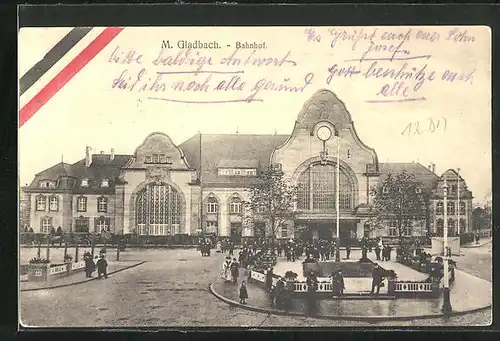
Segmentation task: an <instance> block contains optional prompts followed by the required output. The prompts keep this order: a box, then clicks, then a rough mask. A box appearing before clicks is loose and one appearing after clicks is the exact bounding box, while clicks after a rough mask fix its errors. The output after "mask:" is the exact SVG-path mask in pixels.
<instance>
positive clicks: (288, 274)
mask: <svg viewBox="0 0 500 341" xmlns="http://www.w3.org/2000/svg"><path fill="white" fill-rule="evenodd" d="M298 276H299V275H297V274H296V273H295V272H293V271H290V270H288V271H287V272H286V273H285V276H284V278H285V279H286V280H287V281H295V280H296V279H297V277H298Z"/></svg>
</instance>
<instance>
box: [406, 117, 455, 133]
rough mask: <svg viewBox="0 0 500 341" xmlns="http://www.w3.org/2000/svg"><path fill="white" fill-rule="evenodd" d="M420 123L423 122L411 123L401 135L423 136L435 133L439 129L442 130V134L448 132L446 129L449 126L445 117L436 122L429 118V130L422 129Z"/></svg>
mask: <svg viewBox="0 0 500 341" xmlns="http://www.w3.org/2000/svg"><path fill="white" fill-rule="evenodd" d="M420 123H421V122H419V121H417V122H410V123H409V124H408V125H407V126H406V127H405V129H404V130H403V132H402V133H401V135H408V136H411V135H421V134H423V133H425V132H430V133H434V132H435V131H437V130H438V129H439V128H441V130H442V132H443V133H444V132H445V131H446V127H447V125H448V121H447V120H446V117H444V116H443V117H441V118H440V119H439V120H437V121H434V120H433V119H432V118H429V123H428V126H427V129H424V128H422V127H421V125H420Z"/></svg>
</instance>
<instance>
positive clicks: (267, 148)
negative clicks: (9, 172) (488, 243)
mask: <svg viewBox="0 0 500 341" xmlns="http://www.w3.org/2000/svg"><path fill="white" fill-rule="evenodd" d="M337 138H339V139H340V145H339V151H340V153H339V159H340V162H339V163H340V165H339V168H340V179H339V183H340V203H339V206H340V230H339V234H340V237H341V239H343V238H361V237H362V236H365V235H366V236H369V237H375V236H379V235H380V236H396V235H397V231H396V227H395V224H394V223H393V222H391V221H387V226H386V228H384V229H373V228H371V226H370V224H369V218H370V205H371V203H372V201H373V197H372V196H371V191H370V189H371V187H372V186H376V185H377V184H379V183H380V182H381V181H383V179H384V177H385V176H387V174H389V173H390V172H392V173H398V172H401V171H403V170H406V171H408V172H411V173H413V174H414V175H415V177H416V179H417V180H419V181H420V182H421V183H422V188H421V189H419V190H421V191H422V192H423V193H424V194H425V195H424V196H425V211H426V216H425V219H423V220H422V221H415V222H414V223H413V224H412V226H408V227H406V228H405V231H404V233H405V234H406V235H408V236H410V235H413V236H419V235H425V234H426V233H427V232H430V233H435V234H441V233H442V230H443V224H444V221H443V210H444V208H443V192H442V191H443V190H442V185H443V181H444V180H445V179H446V180H447V184H448V185H449V191H448V205H447V209H448V211H447V212H448V219H449V220H448V227H449V229H450V234H452V235H453V234H458V233H460V232H468V231H471V230H472V228H471V225H472V223H471V213H472V193H471V192H470V191H469V190H468V189H467V184H466V182H465V180H464V179H463V178H462V177H460V176H459V174H457V172H456V171H455V170H452V169H450V170H447V171H446V172H444V173H443V174H442V175H440V176H438V175H437V174H435V173H434V165H429V166H424V165H421V164H419V163H413V162H412V163H381V162H379V159H378V156H377V153H376V152H375V150H374V149H372V148H370V147H368V146H367V145H365V144H364V143H363V142H362V141H361V139H360V138H359V136H358V135H357V133H356V130H355V128H354V123H353V121H352V118H351V114H350V113H349V112H348V111H347V109H346V107H345V105H344V103H343V102H342V101H340V100H339V99H338V98H337V96H336V95H335V94H334V93H332V92H331V91H328V90H320V91H318V92H316V93H315V94H314V95H313V96H312V97H311V98H310V99H309V100H308V101H307V102H306V103H305V104H304V106H303V108H302V110H300V112H299V114H298V116H297V119H296V122H295V127H294V129H293V131H292V132H291V134H290V135H245V134H202V133H200V134H196V135H194V136H193V137H191V138H189V139H188V140H187V141H185V142H183V143H181V144H180V145H175V144H174V143H173V142H172V140H171V139H170V138H169V136H168V135H166V134H164V133H161V132H155V133H152V134H150V135H149V136H147V137H146V138H145V139H144V142H143V143H142V144H141V145H140V146H138V147H137V148H136V150H135V151H134V153H133V154H131V155H117V154H115V153H114V151H113V149H112V150H111V152H110V153H104V152H101V153H98V154H95V153H92V150H91V148H90V147H86V153H85V158H84V159H82V160H80V161H78V162H76V163H73V164H69V163H59V164H56V165H54V166H52V167H50V168H48V169H46V170H43V171H41V172H40V173H38V174H36V176H35V178H34V180H33V181H32V183H31V184H30V185H29V186H28V187H27V188H25V189H24V192H25V193H26V195H27V196H28V197H29V200H28V201H29V203H30V207H29V212H30V213H29V221H30V227H31V228H32V229H33V230H34V231H35V232H42V233H47V232H48V231H50V229H51V228H52V227H53V228H54V229H57V228H58V227H59V226H60V227H61V228H62V230H63V231H73V232H93V231H95V232H100V231H103V230H106V231H110V232H111V233H117V234H129V233H137V234H140V235H159V236H161V235H179V234H184V235H195V234H199V233H214V234H216V235H218V236H228V237H231V236H232V237H240V236H242V237H255V236H263V235H264V233H266V231H269V227H268V226H266V223H265V222H264V221H259V220H258V219H256V220H255V222H254V223H253V224H251V225H250V224H247V223H246V220H245V219H244V214H245V212H244V211H245V210H244V205H243V204H242V203H243V202H244V201H245V200H247V199H248V191H247V190H246V189H248V187H249V186H251V184H252V183H253V182H254V181H255V180H256V178H257V176H258V174H259V171H261V170H263V169H265V168H266V167H268V166H270V165H271V166H273V167H278V168H280V169H281V170H282V171H283V172H284V174H285V176H287V177H289V178H290V179H291V180H292V182H293V183H294V184H296V185H300V186H299V191H298V198H297V202H296V204H295V214H294V217H293V219H290V221H289V222H288V223H287V224H286V226H283V228H282V229H281V230H280V231H277V234H276V235H277V237H279V238H292V237H313V238H329V237H331V236H332V235H335V234H336V211H335V208H336V204H335V198H336V187H335V186H336V162H337V142H336V141H337V140H336V139H337ZM298 231H302V232H301V234H306V235H305V236H304V235H301V236H299V235H298Z"/></svg>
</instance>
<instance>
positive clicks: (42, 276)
mask: <svg viewBox="0 0 500 341" xmlns="http://www.w3.org/2000/svg"><path fill="white" fill-rule="evenodd" d="M49 276H50V264H30V265H29V266H28V281H30V282H31V281H35V282H42V281H48V278H49Z"/></svg>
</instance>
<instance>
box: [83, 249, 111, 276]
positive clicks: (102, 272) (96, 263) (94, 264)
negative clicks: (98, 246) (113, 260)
mask: <svg viewBox="0 0 500 341" xmlns="http://www.w3.org/2000/svg"><path fill="white" fill-rule="evenodd" d="M83 260H84V261H85V276H86V277H87V278H92V274H93V273H94V271H95V270H96V269H97V277H98V278H99V279H101V278H105V279H107V278H108V271H107V270H108V262H107V261H106V258H105V253H101V255H100V256H97V255H95V256H94V257H92V254H91V253H90V252H86V253H85V254H84V255H83Z"/></svg>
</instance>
